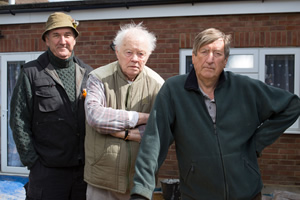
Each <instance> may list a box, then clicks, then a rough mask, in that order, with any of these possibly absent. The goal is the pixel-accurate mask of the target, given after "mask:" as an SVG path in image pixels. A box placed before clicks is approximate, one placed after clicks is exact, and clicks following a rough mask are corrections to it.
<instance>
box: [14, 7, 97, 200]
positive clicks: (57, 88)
mask: <svg viewBox="0 0 300 200" xmlns="http://www.w3.org/2000/svg"><path fill="white" fill-rule="evenodd" d="M77 25H78V23H76V21H75V20H73V19H72V18H71V16H69V15H66V14H64V13H61V12H56V13H53V14H51V15H50V16H49V18H48V21H47V22H46V29H45V32H44V33H43V34H42V39H43V40H44V41H45V42H46V45H47V46H48V50H47V51H45V52H44V53H43V54H42V55H40V56H39V57H38V58H37V59H36V60H33V61H31V62H28V63H26V64H24V66H23V67H22V70H21V73H20V76H19V78H18V81H17V84H16V86H15V88H14V92H13V96H12V100H11V114H10V126H11V129H12V132H13V136H14V140H15V143H16V146H17V149H18V153H19V155H20V159H21V161H22V163H23V164H24V165H25V166H27V167H28V169H29V170H30V174H29V182H28V184H26V185H25V188H26V191H27V192H26V199H27V200H35V199H39V200H46V199H47V200H77V199H78V200H84V199H86V183H85V182H84V181H83V167H84V147H83V145H84V135H85V114H84V106H83V103H84V97H85V96H84V95H83V93H82V91H84V90H85V85H86V80H87V75H88V73H89V72H90V71H91V70H92V68H91V67H90V66H88V65H87V64H85V63H84V62H83V61H81V60H80V59H78V58H77V57H76V56H75V55H74V46H75V44H76V37H77V36H78V35H79V32H78V31H77V29H76V27H77Z"/></svg>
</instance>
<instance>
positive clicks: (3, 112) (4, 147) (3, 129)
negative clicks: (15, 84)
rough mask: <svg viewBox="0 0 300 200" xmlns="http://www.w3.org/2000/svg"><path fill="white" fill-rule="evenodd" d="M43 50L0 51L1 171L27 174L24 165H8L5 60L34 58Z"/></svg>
mask: <svg viewBox="0 0 300 200" xmlns="http://www.w3.org/2000/svg"><path fill="white" fill-rule="evenodd" d="M41 53H43V52H22V53H0V60H1V62H0V64H1V65H0V66H1V68H0V69H1V71H0V72H1V172H3V173H15V174H28V173H29V171H28V169H27V168H26V167H14V166H8V162H7V159H8V155H7V153H8V151H7V131H8V108H7V62H9V61H25V63H26V62H29V61H31V60H34V59H36V58H37V57H38V56H39V55H40V54H41Z"/></svg>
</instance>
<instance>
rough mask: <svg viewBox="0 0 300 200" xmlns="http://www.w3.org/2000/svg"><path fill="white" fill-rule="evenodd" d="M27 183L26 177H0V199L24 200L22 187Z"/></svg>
mask: <svg viewBox="0 0 300 200" xmlns="http://www.w3.org/2000/svg"><path fill="white" fill-rule="evenodd" d="M27 181H28V179H27V177H22V176H7V175H0V199H1V200H24V199H25V190H24V188H23V185H24V184H25V183H26V182H27Z"/></svg>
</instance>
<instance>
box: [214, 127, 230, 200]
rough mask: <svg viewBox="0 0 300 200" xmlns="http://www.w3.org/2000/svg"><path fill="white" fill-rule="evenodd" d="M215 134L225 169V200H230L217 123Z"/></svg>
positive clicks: (223, 167)
mask: <svg viewBox="0 0 300 200" xmlns="http://www.w3.org/2000/svg"><path fill="white" fill-rule="evenodd" d="M214 132H215V135H216V138H217V142H218V149H219V153H220V159H221V164H222V169H223V179H224V187H225V194H224V199H225V200H229V198H228V185H227V181H226V172H225V166H224V160H223V154H222V149H221V145H220V140H219V135H218V133H217V127H216V124H215V123H214Z"/></svg>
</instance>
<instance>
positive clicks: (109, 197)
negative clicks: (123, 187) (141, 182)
mask: <svg viewBox="0 0 300 200" xmlns="http://www.w3.org/2000/svg"><path fill="white" fill-rule="evenodd" d="M86 199H87V200H128V199H130V191H128V192H127V193H125V194H122V193H118V192H113V191H109V190H104V189H101V188H96V187H93V186H91V185H89V184H88V186H87V191H86Z"/></svg>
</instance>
